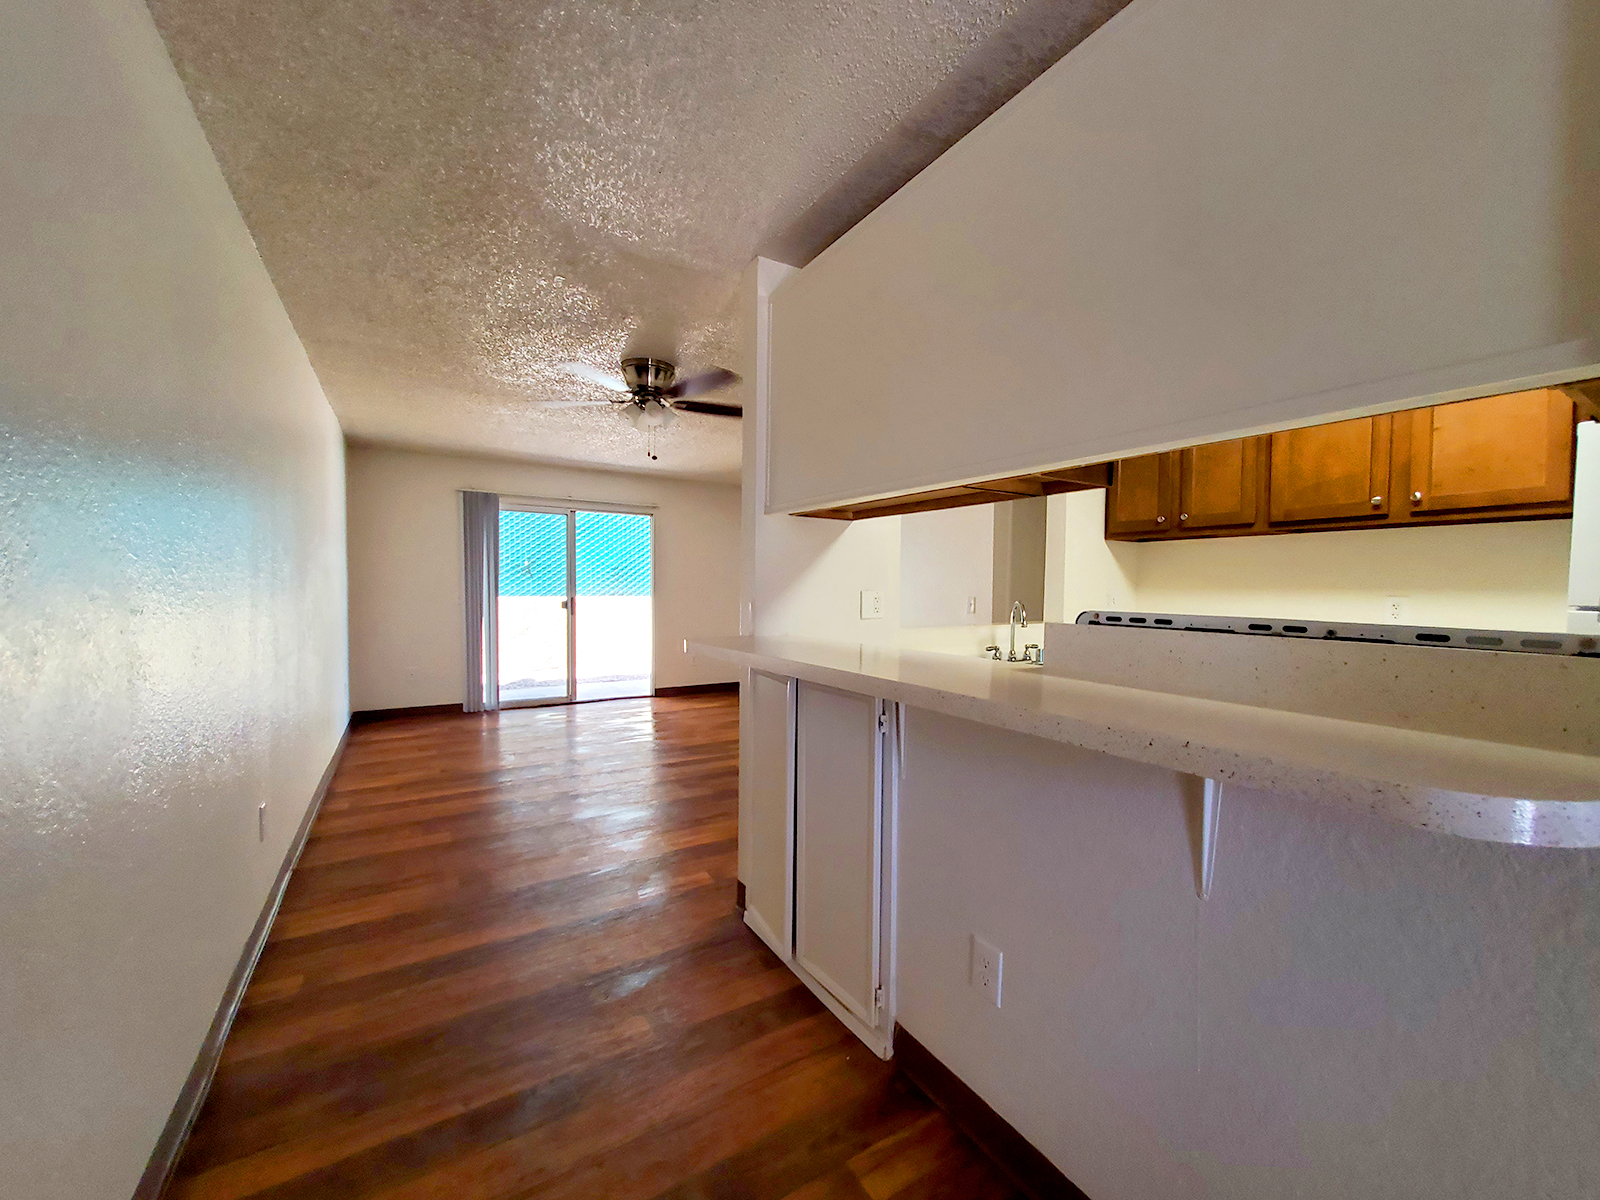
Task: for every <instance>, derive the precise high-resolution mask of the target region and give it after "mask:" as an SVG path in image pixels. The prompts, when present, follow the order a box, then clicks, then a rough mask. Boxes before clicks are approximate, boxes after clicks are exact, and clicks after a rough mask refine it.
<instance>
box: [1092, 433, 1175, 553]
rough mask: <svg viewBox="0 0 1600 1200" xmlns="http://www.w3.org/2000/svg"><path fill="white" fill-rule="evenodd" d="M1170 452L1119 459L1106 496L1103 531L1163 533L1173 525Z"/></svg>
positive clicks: (1172, 454)
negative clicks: (1104, 527)
mask: <svg viewBox="0 0 1600 1200" xmlns="http://www.w3.org/2000/svg"><path fill="white" fill-rule="evenodd" d="M1174 458H1176V455H1175V454H1174V453H1173V452H1172V451H1170V450H1169V451H1167V452H1165V453H1162V454H1142V455H1140V456H1139V457H1138V458H1124V459H1121V460H1119V461H1118V462H1117V463H1116V464H1115V465H1114V467H1113V469H1112V472H1111V490H1110V491H1109V492H1108V493H1107V495H1106V532H1107V533H1108V534H1118V533H1164V532H1166V531H1167V530H1168V529H1171V528H1173V525H1174V522H1173V519H1172V518H1173V515H1174V511H1173V505H1172V501H1173V494H1172V493H1173V486H1172V475H1173V469H1172V468H1173V459H1174Z"/></svg>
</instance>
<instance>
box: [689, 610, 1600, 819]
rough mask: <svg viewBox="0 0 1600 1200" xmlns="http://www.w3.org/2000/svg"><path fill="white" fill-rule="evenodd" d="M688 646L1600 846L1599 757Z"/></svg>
mask: <svg viewBox="0 0 1600 1200" xmlns="http://www.w3.org/2000/svg"><path fill="white" fill-rule="evenodd" d="M688 650H689V652H690V653H691V654H703V655H705V656H707V657H711V658H716V659H720V660H722V661H725V662H732V663H735V664H737V665H739V666H743V667H752V668H756V669H759V670H766V671H772V672H775V673H779V674H784V675H792V676H794V677H796V678H799V679H804V680H807V681H809V682H812V683H819V684H824V685H827V686H830V687H836V688H840V689H842V690H846V691H856V692H868V693H871V694H872V695H875V696H880V697H882V698H884V699H887V700H895V701H898V702H900V703H903V704H908V705H911V706H913V707H916V708H924V709H927V710H929V711H932V712H937V713H942V714H944V715H946V716H952V717H958V718H962V719H965V720H970V721H976V722H979V723H981V724H986V725H993V726H995V727H996V728H1000V729H1007V730H1010V731H1012V732H1014V733H1022V734H1028V735H1031V736H1035V737H1043V738H1047V739H1049V740H1051V741H1058V742H1063V743H1066V744H1069V745H1074V746H1080V747H1083V748H1084V749H1087V750H1093V751H1097V752H1099V753H1104V754H1110V755H1113V756H1115V757H1118V758H1125V759H1130V760H1132V761H1135V762H1142V763H1149V764H1151V765H1154V766H1161V767H1167V768H1169V769H1172V770H1176V771H1183V772H1186V773H1189V774H1193V775H1200V776H1208V777H1210V778H1214V779H1218V780H1221V781H1223V782H1224V783H1235V784H1238V785H1240V786H1243V787H1250V788H1261V789H1266V790H1272V791H1278V792H1285V793H1289V794H1293V795H1299V796H1303V797H1305V798H1308V799H1311V800H1316V801H1320V802H1324V803H1334V804H1339V805H1343V806H1346V807H1353V808H1359V809H1364V810H1368V811H1371V812H1375V813H1378V814H1380V815H1382V816H1385V817H1388V818H1390V819H1392V820H1397V821H1401V822H1403V823H1405V824H1407V825H1413V826H1416V827H1418V828H1422V829H1430V830H1433V831H1435V832H1437V833H1442V834H1448V835H1452V836H1457V837H1466V838H1472V839H1475V840H1479V841H1493V842H1507V843H1514V844H1519V845H1533V846H1564V847H1591V846H1600V758H1596V757H1591V756H1588V755H1581V754H1570V753H1563V752H1560V751H1554V750H1540V749H1533V748H1529V747H1523V746H1512V745H1506V744H1503V743H1499V742H1492V741H1486V740H1483V739H1480V738H1472V737H1464V736H1454V735H1449V734H1442V733H1429V732H1423V731H1420V730H1414V729H1405V728H1399V727H1395V726H1391V725H1378V724H1371V723H1366V722H1360V721H1348V720H1341V719H1338V718H1335V717H1326V716H1308V715H1305V714H1301V713H1293V712H1287V711H1283V710H1279V709H1268V708H1258V707H1253V706H1250V705H1245V704H1237V703H1232V702H1228V701H1220V700H1206V699H1199V698H1195V697H1190V696H1179V695H1172V694H1168V693H1164V692H1155V691H1149V690H1145V689H1139V688H1128V687H1119V686H1117V685H1114V684H1105V683H1091V682H1088V681H1085V680H1079V679H1071V678H1066V677H1062V676H1056V675H1046V674H1044V673H1043V672H1041V671H1039V670H1037V669H1029V668H1019V667H1016V666H1013V665H1010V664H1004V663H994V662H991V661H989V660H986V659H979V660H969V659H965V658H960V657H957V656H954V655H942V654H932V653H926V652H909V651H899V650H894V649H880V648H874V647H869V646H857V645H850V644H844V643H832V642H815V641H805V640H802V639H791V638H767V637H759V638H718V639H706V640H703V641H693V642H690V643H689V645H688Z"/></svg>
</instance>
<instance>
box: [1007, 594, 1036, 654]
mask: <svg viewBox="0 0 1600 1200" xmlns="http://www.w3.org/2000/svg"><path fill="white" fill-rule="evenodd" d="M1019 624H1020V625H1021V627H1022V628H1023V629H1026V628H1027V627H1028V610H1027V609H1025V608H1023V607H1022V601H1021V600H1014V601H1012V603H1011V649H1010V651H1009V652H1008V653H1007V654H1006V661H1007V662H1021V661H1022V660H1021V659H1019V658H1018V657H1017V627H1018V625H1019ZM1028 661H1030V662H1031V661H1032V660H1031V659H1030V660H1028Z"/></svg>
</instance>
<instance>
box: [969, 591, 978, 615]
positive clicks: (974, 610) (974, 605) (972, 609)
mask: <svg viewBox="0 0 1600 1200" xmlns="http://www.w3.org/2000/svg"><path fill="white" fill-rule="evenodd" d="M977 615H978V598H977V597H976V596H968V597H967V616H969V617H975V616H977Z"/></svg>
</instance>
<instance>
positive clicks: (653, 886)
mask: <svg viewBox="0 0 1600 1200" xmlns="http://www.w3.org/2000/svg"><path fill="white" fill-rule="evenodd" d="M737 758H738V707H737V702H736V700H735V698H734V697H732V696H726V695H722V696H707V697H686V698H680V699H665V700H662V699H658V700H654V701H651V700H622V701H609V702H606V703H601V704H588V705H579V706H575V707H569V708H555V709H523V710H517V711H511V712H506V713H502V714H499V715H498V716H485V717H465V716H452V717H431V718H423V719H413V720H396V721H388V722H382V723H379V724H374V725H368V726H364V727H361V728H358V729H356V730H355V731H354V733H353V734H352V736H351V741H350V746H349V749H348V751H347V752H346V754H345V758H344V761H343V763H342V764H341V766H340V768H339V772H338V775H337V776H336V778H335V780H334V784H333V788H332V791H331V792H330V794H329V796H328V799H327V802H326V803H325V805H324V807H323V810H322V814H321V816H320V817H319V818H318V819H317V822H316V825H315V826H314V828H313V830H312V834H311V840H310V842H309V844H308V845H307V847H306V851H305V855H304V857H303V858H302V859H301V861H300V865H299V867H298V869H297V870H296V871H295V874H294V877H293V879H292V881H291V882H290V885H289V891H288V895H287V897H286V899H285V901H284V905H283V910H282V912H281V913H280V915H279V917H278V921H277V924H276V925H275V926H274V928H273V930H272V936H271V940H270V942H269V943H268V946H267V949H266V952H265V953H264V955H263V956H262V959H261V964H260V966H259V967H258V968H257V970H256V974H255V977H254V979H253V980H252V981H251V984H250V988H249V991H248V992H247V993H246V995H245V999H244V1006H243V1009H242V1011H241V1013H240V1015H239V1019H238V1021H237V1023H236V1024H235V1026H234V1029H233V1033H232V1036H231V1037H230V1038H229V1040H228V1044H227V1048H226V1050H225V1052H224V1056H223V1062H222V1067H221V1069H220V1071H219V1072H218V1074H217V1078H216V1082H215V1084H214V1085H213V1087H212V1090H211V1096H210V1099H209V1100H208V1101H207V1103H206V1106H205V1109H204V1111H203V1112H202V1114H201V1116H200V1119H199V1122H198V1124H197V1126H196V1128H195V1131H194V1135H193V1137H192V1139H191V1140H190V1142H189V1145H188V1148H187V1150H186V1151H185V1153H184V1156H183V1159H182V1162H181V1164H180V1166H179V1174H178V1179H177V1181H176V1183H175V1186H174V1187H173V1189H172V1193H171V1194H173V1195H176V1196H180V1197H185V1198H198V1197H216V1198H223V1197H235V1196H262V1197H273V1198H275V1200H276V1198H286V1197H301V1196H319V1197H332V1196H337V1197H376V1196H381V1197H385V1198H388V1200H400V1198H402V1197H403V1198H406V1200H413V1198H421V1197H449V1198H450V1200H480V1198H482V1200H489V1198H498V1197H585V1198H592V1197H608V1198H612V1197H616V1198H626V1197H638V1198H640V1200H644V1198H647V1197H654V1196H662V1197H669V1196H670V1197H675V1198H678V1200H690V1198H697V1197H728V1198H732V1197H740V1198H745V1200H751V1198H756V1197H795V1198H797V1200H798V1198H802V1197H803V1198H805V1200H814V1198H818V1197H853V1198H857V1200H859V1198H861V1197H871V1198H872V1200H886V1198H887V1197H897V1198H903V1200H912V1198H914V1197H950V1198H952V1200H974V1198H978V1197H1009V1196H1012V1195H1013V1194H1014V1193H1013V1192H1012V1191H1011V1190H1010V1188H1009V1187H1007V1186H1006V1184H1005V1183H1004V1182H1003V1181H1002V1179H1001V1177H1000V1175H999V1173H998V1172H997V1171H996V1170H995V1169H994V1168H993V1166H992V1165H991V1164H990V1163H989V1162H988V1161H987V1160H986V1159H984V1158H983V1157H982V1156H981V1155H980V1154H979V1153H978V1151H977V1150H976V1149H974V1148H973V1147H972V1145H971V1143H969V1142H968V1141H966V1139H965V1138H964V1137H962V1136H961V1135H960V1134H959V1133H957V1132H956V1131H955V1130H954V1129H952V1128H951V1126H950V1125H949V1123H948V1122H947V1121H946V1119H945V1118H944V1116H943V1115H942V1114H941V1113H940V1112H938V1111H937V1110H936V1109H934V1108H933V1107H932V1105H931V1104H930V1103H929V1102H928V1101H927V1100H926V1099H925V1098H924V1097H923V1096H922V1095H921V1094H920V1093H919V1092H917V1091H916V1090H915V1089H914V1088H912V1087H911V1086H910V1085H909V1084H908V1083H906V1082H905V1080H904V1078H903V1077H902V1076H899V1075H897V1074H896V1073H895V1071H894V1069H893V1067H892V1066H891V1065H890V1064H887V1063H882V1062H880V1061H879V1060H878V1059H877V1058H875V1057H874V1056H873V1055H872V1054H871V1053H870V1052H868V1051H867V1049H866V1048H865V1047H864V1046H862V1045H861V1044H860V1043H859V1042H857V1041H856V1040H855V1039H854V1038H853V1037H852V1036H851V1035H850V1034H849V1033H847V1032H846V1031H845V1029H844V1028H843V1027H842V1026H841V1025H840V1024H839V1023H838V1022H837V1021H835V1020H834V1019H833V1017H831V1016H830V1015H829V1014H828V1013H827V1012H826V1011H825V1010H824V1009H823V1008H822V1006H821V1005H820V1004H819V1003H818V1002H817V1001H816V1000H815V998H814V997H812V996H811V995H810V993H808V992H807V991H805V989H804V988H803V987H801V986H800V984H799V982H798V981H797V980H796V979H795V977H794V976H793V975H792V974H790V973H789V972H788V971H787V970H785V969H784V968H783V967H782V966H781V965H780V963H779V962H778V960H777V958H776V957H775V956H774V955H773V954H771V953H770V952H769V951H768V950H767V949H766V948H765V947H764V946H763V945H761V943H760V942H759V941H757V939H756V938H755V936H754V935H753V934H751V933H750V932H749V931H748V930H747V929H746V928H745V927H744V926H743V925H742V924H741V923H740V922H739V921H738V919H737V918H736V917H735V915H734V912H733V902H734V872H735V844H736V843H735V837H736V829H735V821H736V814H737V787H738V762H737Z"/></svg>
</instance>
